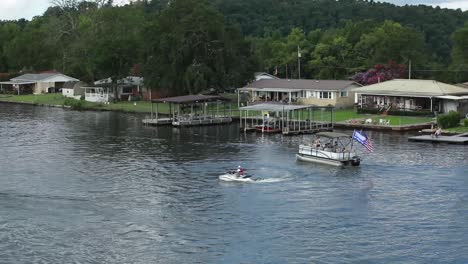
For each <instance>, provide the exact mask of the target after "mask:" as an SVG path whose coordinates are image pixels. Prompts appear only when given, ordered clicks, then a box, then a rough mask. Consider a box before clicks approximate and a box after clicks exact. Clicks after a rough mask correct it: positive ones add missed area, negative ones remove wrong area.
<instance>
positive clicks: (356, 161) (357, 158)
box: [351, 156, 361, 166]
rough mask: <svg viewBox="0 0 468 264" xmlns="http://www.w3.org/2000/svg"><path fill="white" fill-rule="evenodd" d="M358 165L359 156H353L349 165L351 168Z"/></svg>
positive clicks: (359, 162) (359, 161)
mask: <svg viewBox="0 0 468 264" xmlns="http://www.w3.org/2000/svg"><path fill="white" fill-rule="evenodd" d="M359 164H361V158H360V157H359V156H354V157H353V158H352V159H351V165H353V166H359Z"/></svg>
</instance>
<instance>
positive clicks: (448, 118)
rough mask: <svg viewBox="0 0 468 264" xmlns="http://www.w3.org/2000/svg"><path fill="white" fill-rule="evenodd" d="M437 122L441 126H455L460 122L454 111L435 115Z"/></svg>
mask: <svg viewBox="0 0 468 264" xmlns="http://www.w3.org/2000/svg"><path fill="white" fill-rule="evenodd" d="M437 123H438V124H439V126H440V127H442V128H450V127H456V126H458V125H459V124H460V116H459V115H458V113H457V112H455V111H450V112H448V113H447V114H442V115H439V116H438V117H437Z"/></svg>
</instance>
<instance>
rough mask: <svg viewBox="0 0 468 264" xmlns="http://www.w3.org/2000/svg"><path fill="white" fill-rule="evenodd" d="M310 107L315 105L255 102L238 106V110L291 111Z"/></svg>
mask: <svg viewBox="0 0 468 264" xmlns="http://www.w3.org/2000/svg"><path fill="white" fill-rule="evenodd" d="M311 107H317V106H315V105H288V104H267V103H264V104H256V105H249V106H244V107H239V110H250V111H272V112H280V111H292V110H298V109H306V108H311Z"/></svg>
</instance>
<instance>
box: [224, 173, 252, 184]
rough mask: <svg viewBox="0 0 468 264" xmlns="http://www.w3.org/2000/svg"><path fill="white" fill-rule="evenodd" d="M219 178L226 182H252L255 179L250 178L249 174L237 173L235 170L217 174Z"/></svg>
mask: <svg viewBox="0 0 468 264" xmlns="http://www.w3.org/2000/svg"><path fill="white" fill-rule="evenodd" d="M219 179H220V180H222V181H227V182H254V181H255V180H254V179H252V178H250V176H249V175H246V174H244V175H239V174H238V173H237V172H235V171H229V172H227V173H226V174H223V175H221V176H219Z"/></svg>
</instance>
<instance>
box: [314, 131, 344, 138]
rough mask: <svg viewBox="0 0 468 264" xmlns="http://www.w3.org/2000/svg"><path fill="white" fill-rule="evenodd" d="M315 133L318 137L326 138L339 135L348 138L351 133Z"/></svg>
mask: <svg viewBox="0 0 468 264" xmlns="http://www.w3.org/2000/svg"><path fill="white" fill-rule="evenodd" d="M315 135H317V136H320V137H326V138H340V137H346V138H350V137H351V135H348V134H344V133H338V132H318V133H316V134H315Z"/></svg>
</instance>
